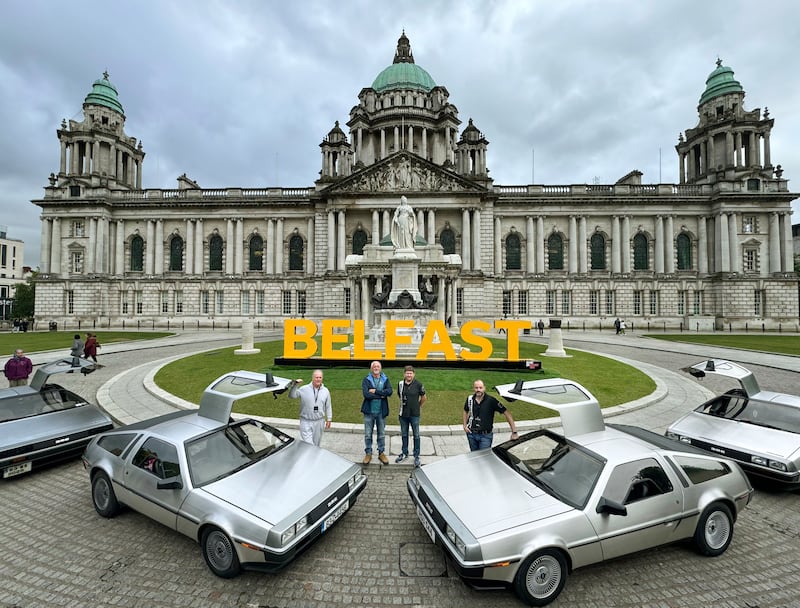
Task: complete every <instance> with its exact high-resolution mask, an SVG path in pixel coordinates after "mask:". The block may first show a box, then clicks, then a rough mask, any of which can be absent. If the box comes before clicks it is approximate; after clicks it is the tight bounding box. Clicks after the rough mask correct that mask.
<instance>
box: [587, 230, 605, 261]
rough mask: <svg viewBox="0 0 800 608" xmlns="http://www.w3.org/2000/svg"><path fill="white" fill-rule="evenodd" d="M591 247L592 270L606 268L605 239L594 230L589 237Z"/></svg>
mask: <svg viewBox="0 0 800 608" xmlns="http://www.w3.org/2000/svg"><path fill="white" fill-rule="evenodd" d="M589 247H590V249H591V258H592V270H605V269H606V239H605V237H604V236H603V235H602V234H599V233H597V232H595V233H594V234H593V235H592V238H591V239H589Z"/></svg>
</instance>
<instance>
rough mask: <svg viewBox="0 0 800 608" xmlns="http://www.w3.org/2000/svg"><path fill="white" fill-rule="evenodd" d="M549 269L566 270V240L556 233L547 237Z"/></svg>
mask: <svg viewBox="0 0 800 608" xmlns="http://www.w3.org/2000/svg"><path fill="white" fill-rule="evenodd" d="M547 269H548V270H564V240H563V239H562V238H561V235H560V234H556V233H555V232H554V233H553V234H551V235H550V236H549V237H547Z"/></svg>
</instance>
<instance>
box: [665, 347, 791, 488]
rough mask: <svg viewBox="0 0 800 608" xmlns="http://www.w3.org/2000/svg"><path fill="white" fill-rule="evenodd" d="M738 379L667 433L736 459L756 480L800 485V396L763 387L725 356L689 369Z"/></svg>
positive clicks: (694, 373)
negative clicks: (725, 358)
mask: <svg viewBox="0 0 800 608" xmlns="http://www.w3.org/2000/svg"><path fill="white" fill-rule="evenodd" d="M687 371H688V372H689V373H691V374H692V375H694V376H696V377H703V376H705V375H706V374H709V375H717V376H723V377H726V378H731V379H734V380H736V381H738V383H739V385H740V387H739V388H735V389H732V390H729V391H727V392H725V393H724V394H722V395H718V396H717V397H714V398H713V399H710V400H709V401H706V402H705V403H703V404H702V405H700V406H699V407H697V408H696V409H695V410H694V411H692V412H689V413H688V414H686V415H684V416H682V417H681V418H679V419H678V420H676V421H675V422H673V423H672V424H671V425H670V426H669V428H668V429H667V436H668V437H671V438H673V439H677V440H679V441H682V442H684V443H688V444H691V445H694V446H696V447H698V448H700V449H703V450H706V451H708V452H712V453H715V454H721V455H723V456H727V457H728V458H732V459H734V460H736V461H737V462H738V463H739V464H740V465H741V466H742V468H743V469H744V470H745V472H746V473H748V474H749V475H751V476H752V477H753V478H757V479H763V480H768V481H770V482H776V483H777V484H779V485H782V486H784V487H786V488H797V487H800V397H799V396H796V395H789V394H787V393H777V392H773V391H767V390H762V389H761V388H760V387H759V385H758V382H757V381H756V379H755V376H754V375H753V374H752V372H751V371H750V370H748V369H747V368H745V367H742V366H741V365H739V364H737V363H734V362H731V361H725V360H721V359H710V360H708V361H703V362H701V363H697V364H696V365H693V366H691V367H690V368H688V369H687Z"/></svg>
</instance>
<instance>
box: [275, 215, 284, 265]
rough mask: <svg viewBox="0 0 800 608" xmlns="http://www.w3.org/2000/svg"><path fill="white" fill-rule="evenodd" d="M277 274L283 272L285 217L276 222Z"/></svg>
mask: <svg viewBox="0 0 800 608" xmlns="http://www.w3.org/2000/svg"><path fill="white" fill-rule="evenodd" d="M275 274H277V275H282V274H283V218H282V217H279V218H278V219H277V221H276V222H275Z"/></svg>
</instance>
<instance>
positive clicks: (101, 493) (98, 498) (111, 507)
mask: <svg viewBox="0 0 800 608" xmlns="http://www.w3.org/2000/svg"><path fill="white" fill-rule="evenodd" d="M92 503H93V504H94V509H95V511H97V512H98V513H99V514H100V515H102V516H103V517H114V516H115V515H116V514H117V513H119V508H120V507H119V502H117V496H116V494H114V488H113V486H112V485H111V480H110V479H109V478H108V475H106V474H105V473H103V472H102V471H101V472H99V473H96V474H95V476H94V477H92Z"/></svg>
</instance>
